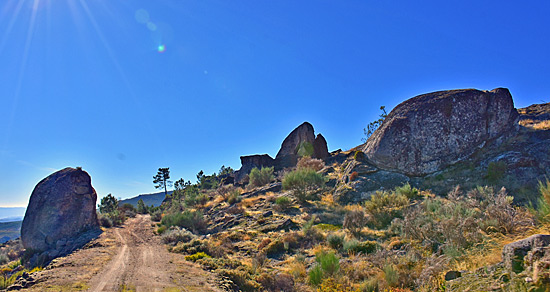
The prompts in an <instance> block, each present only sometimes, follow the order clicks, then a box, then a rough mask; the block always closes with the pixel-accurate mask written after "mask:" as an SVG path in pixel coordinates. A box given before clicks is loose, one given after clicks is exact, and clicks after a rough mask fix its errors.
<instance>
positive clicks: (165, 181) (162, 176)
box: [153, 167, 172, 197]
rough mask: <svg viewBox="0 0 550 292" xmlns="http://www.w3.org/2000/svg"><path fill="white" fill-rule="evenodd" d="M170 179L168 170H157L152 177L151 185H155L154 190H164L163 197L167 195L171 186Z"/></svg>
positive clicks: (167, 168)
mask: <svg viewBox="0 0 550 292" xmlns="http://www.w3.org/2000/svg"><path fill="white" fill-rule="evenodd" d="M169 179H170V168H169V167H166V168H162V167H161V168H159V170H158V172H157V175H155V176H153V183H154V184H156V185H155V188H157V189H161V188H164V196H165V197H166V195H168V190H167V187H168V186H172V181H170V180H169Z"/></svg>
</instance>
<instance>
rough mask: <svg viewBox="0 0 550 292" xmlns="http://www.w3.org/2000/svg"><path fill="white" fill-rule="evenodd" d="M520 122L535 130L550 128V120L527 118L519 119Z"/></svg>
mask: <svg viewBox="0 0 550 292" xmlns="http://www.w3.org/2000/svg"><path fill="white" fill-rule="evenodd" d="M519 124H520V125H521V126H524V127H527V128H531V129H534V130H550V120H542V121H540V120H532V119H525V120H521V121H519Z"/></svg>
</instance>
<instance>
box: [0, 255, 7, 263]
mask: <svg viewBox="0 0 550 292" xmlns="http://www.w3.org/2000/svg"><path fill="white" fill-rule="evenodd" d="M8 262H9V258H8V256H7V255H5V254H3V253H2V254H0V265H4V264H6V263H8Z"/></svg>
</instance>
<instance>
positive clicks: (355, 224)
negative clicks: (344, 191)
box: [343, 210, 367, 236]
mask: <svg viewBox="0 0 550 292" xmlns="http://www.w3.org/2000/svg"><path fill="white" fill-rule="evenodd" d="M366 224H367V218H366V217H365V212H363V210H352V211H349V212H347V213H346V216H345V217H344V225H343V227H344V228H346V229H347V230H349V231H350V232H351V234H353V235H355V236H358V235H359V234H360V233H361V229H363V227H365V225H366Z"/></svg>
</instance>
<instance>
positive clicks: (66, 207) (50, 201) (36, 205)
mask: <svg viewBox="0 0 550 292" xmlns="http://www.w3.org/2000/svg"><path fill="white" fill-rule="evenodd" d="M96 200H97V194H96V192H95V190H94V188H93V187H92V184H91V178H90V175H89V174H88V173H87V172H85V171H83V170H82V169H81V168H65V169H63V170H60V171H58V172H55V173H53V174H51V175H50V176H48V177H46V178H45V179H43V180H42V181H40V182H39V183H38V184H37V185H36V187H35V188H34V190H33V192H32V194H31V198H30V201H29V205H28V207H27V211H26V213H25V218H24V219H23V224H22V227H21V241H22V243H23V246H24V247H25V248H26V249H31V250H33V251H35V252H36V251H41V252H42V254H41V256H42V258H43V260H47V259H51V258H55V257H57V256H60V255H64V254H68V253H69V252H71V251H73V250H74V249H76V248H79V247H81V246H83V245H84V244H86V243H87V242H88V241H89V240H90V239H92V238H93V237H95V236H97V235H98V233H99V232H100V229H99V224H98V220H97V214H96V207H95V204H96Z"/></svg>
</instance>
